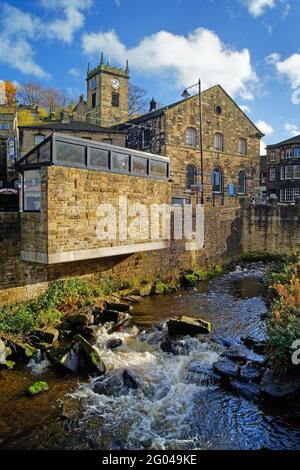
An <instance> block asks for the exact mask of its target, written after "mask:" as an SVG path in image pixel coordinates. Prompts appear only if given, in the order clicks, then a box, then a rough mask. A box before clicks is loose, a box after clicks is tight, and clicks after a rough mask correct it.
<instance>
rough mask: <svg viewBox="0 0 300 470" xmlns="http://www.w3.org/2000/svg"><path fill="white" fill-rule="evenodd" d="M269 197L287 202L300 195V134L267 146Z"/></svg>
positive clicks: (291, 201)
mask: <svg viewBox="0 0 300 470" xmlns="http://www.w3.org/2000/svg"><path fill="white" fill-rule="evenodd" d="M266 175H267V178H266V180H267V182H266V185H267V197H268V198H275V199H276V198H277V199H278V200H279V201H280V202H282V203H285V204H291V203H294V202H295V200H296V199H297V198H299V197H300V135H297V136H295V137H292V138H291V139H287V140H284V141H283V142H279V143H277V144H273V145H268V146H267V162H266Z"/></svg>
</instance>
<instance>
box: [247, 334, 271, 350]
mask: <svg viewBox="0 0 300 470" xmlns="http://www.w3.org/2000/svg"><path fill="white" fill-rule="evenodd" d="M242 340H243V342H244V344H245V346H247V348H249V349H253V351H254V352H255V353H257V354H264V353H265V352H266V349H267V343H266V341H265V340H263V339H258V338H255V337H254V336H246V337H245V338H243V339H242Z"/></svg>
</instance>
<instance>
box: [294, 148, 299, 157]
mask: <svg viewBox="0 0 300 470" xmlns="http://www.w3.org/2000/svg"><path fill="white" fill-rule="evenodd" d="M293 155H294V157H300V147H295V148H294V150H293Z"/></svg>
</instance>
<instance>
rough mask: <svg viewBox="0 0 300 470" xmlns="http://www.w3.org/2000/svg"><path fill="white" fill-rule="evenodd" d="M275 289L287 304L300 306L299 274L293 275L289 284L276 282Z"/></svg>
mask: <svg viewBox="0 0 300 470" xmlns="http://www.w3.org/2000/svg"><path fill="white" fill-rule="evenodd" d="M274 289H275V291H276V292H277V294H278V296H279V297H280V298H281V299H282V300H283V301H284V303H285V304H286V305H288V306H290V307H300V281H299V278H298V277H297V276H295V275H294V276H292V279H291V281H290V283H289V284H288V285H284V284H275V286H274Z"/></svg>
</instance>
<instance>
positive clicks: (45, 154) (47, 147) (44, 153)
mask: <svg viewBox="0 0 300 470" xmlns="http://www.w3.org/2000/svg"><path fill="white" fill-rule="evenodd" d="M51 143H52V142H46V143H45V144H44V145H42V146H41V147H40V149H39V163H47V162H50V160H51Z"/></svg>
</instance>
